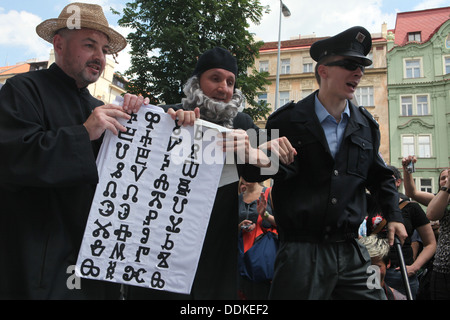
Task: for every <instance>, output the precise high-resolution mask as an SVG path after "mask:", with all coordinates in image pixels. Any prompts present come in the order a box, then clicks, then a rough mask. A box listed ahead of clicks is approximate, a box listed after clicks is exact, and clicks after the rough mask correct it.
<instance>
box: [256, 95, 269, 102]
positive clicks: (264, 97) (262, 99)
mask: <svg viewBox="0 0 450 320" xmlns="http://www.w3.org/2000/svg"><path fill="white" fill-rule="evenodd" d="M263 101H265V102H267V93H260V94H258V103H261V102H263Z"/></svg>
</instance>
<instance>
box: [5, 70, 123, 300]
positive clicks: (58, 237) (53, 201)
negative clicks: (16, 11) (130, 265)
mask: <svg viewBox="0 0 450 320" xmlns="http://www.w3.org/2000/svg"><path fill="white" fill-rule="evenodd" d="M102 104H103V103H102V102H101V101H99V100H97V99H95V98H94V97H92V96H91V94H90V93H89V91H88V89H86V88H84V89H81V90H80V89H78V88H77V86H76V84H75V81H74V80H73V79H72V78H70V77H69V76H67V75H66V74H65V73H64V72H63V71H62V70H61V69H60V68H59V67H58V66H57V65H56V64H53V65H52V66H50V68H49V69H46V70H41V71H32V72H29V73H25V74H21V75H18V76H15V77H13V78H11V79H8V81H7V82H6V84H5V85H4V86H3V87H2V89H1V90H0V155H1V157H0V202H1V204H2V205H1V208H0V299H105V298H119V289H120V287H119V286H118V285H116V284H111V283H107V282H102V281H95V280H85V279H82V280H81V289H73V290H70V289H69V288H68V285H67V283H72V285H74V287H78V285H77V284H76V281H71V279H72V280H73V267H74V265H75V263H76V260H77V256H78V251H79V248H80V245H81V240H82V238H83V233H84V228H85V226H86V221H87V218H88V215H89V209H90V206H91V202H92V198H93V196H94V192H95V187H96V184H97V182H98V175H97V166H96V163H95V159H96V155H97V152H98V150H99V147H100V143H101V139H100V140H98V141H92V142H91V141H90V139H89V134H88V132H87V131H86V129H85V127H84V126H83V123H84V122H85V121H86V119H87V118H88V117H89V115H90V114H91V112H92V110H93V109H94V108H95V107H97V106H99V105H102ZM71 276H72V278H70V277H71Z"/></svg>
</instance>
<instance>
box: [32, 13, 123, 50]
mask: <svg viewBox="0 0 450 320" xmlns="http://www.w3.org/2000/svg"><path fill="white" fill-rule="evenodd" d="M80 27H81V28H87V29H93V30H97V31H100V32H103V33H104V34H106V35H107V36H108V38H109V47H110V49H111V50H110V53H118V52H119V51H121V50H123V49H124V48H125V47H126V46H127V40H126V39H125V37H123V36H122V35H121V34H120V33H118V32H117V31H115V30H114V29H112V28H110V27H107V26H104V25H102V24H99V23H96V22H95V21H89V20H88V21H86V20H81V23H80ZM66 28H67V19H48V20H45V21H44V22H42V23H40V24H39V25H38V26H37V27H36V33H37V34H38V35H39V36H40V37H41V38H42V39H44V40H45V41H48V42H50V43H53V37H54V36H55V34H56V32H57V31H58V30H61V29H66Z"/></svg>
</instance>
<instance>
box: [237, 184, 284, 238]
mask: <svg viewBox="0 0 450 320" xmlns="http://www.w3.org/2000/svg"><path fill="white" fill-rule="evenodd" d="M241 185H242V186H243V190H244V191H243V192H241V193H240V194H239V230H240V229H243V228H244V229H245V230H246V231H252V230H253V229H254V228H255V224H256V221H257V220H258V216H262V217H263V218H264V222H263V227H264V228H270V227H272V226H276V223H275V217H274V216H273V213H272V205H271V201H270V196H268V199H267V200H266V199H265V192H266V190H269V192H270V188H267V187H265V186H264V184H263V183H262V182H247V181H245V179H244V178H242V177H241ZM263 195H264V197H262V196H263ZM266 211H267V213H266Z"/></svg>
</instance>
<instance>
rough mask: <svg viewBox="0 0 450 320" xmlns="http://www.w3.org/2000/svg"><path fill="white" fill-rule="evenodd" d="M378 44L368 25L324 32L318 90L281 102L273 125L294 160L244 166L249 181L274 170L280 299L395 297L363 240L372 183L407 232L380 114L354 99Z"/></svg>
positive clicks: (400, 231) (394, 226)
mask: <svg viewBox="0 0 450 320" xmlns="http://www.w3.org/2000/svg"><path fill="white" fill-rule="evenodd" d="M371 46H372V39H371V36H370V33H369V32H368V31H367V30H366V29H365V28H363V27H353V28H350V29H348V30H345V31H344V32H342V33H340V34H338V35H336V36H333V37H330V38H327V39H324V40H320V41H317V42H315V43H314V44H313V45H312V46H311V48H310V54H311V57H312V58H313V59H314V60H315V61H316V62H317V65H316V69H315V72H316V78H317V80H318V83H319V90H318V91H316V92H314V93H313V94H311V95H310V96H308V97H306V98H305V99H303V100H301V101H299V102H298V103H295V102H291V103H288V104H287V105H285V106H283V107H281V108H279V109H278V110H277V111H275V112H274V113H273V114H272V115H271V116H270V117H269V119H268V122H267V125H266V130H267V132H269V133H270V132H271V130H272V129H278V130H279V136H281V137H286V138H287V139H288V140H289V141H290V142H291V144H292V146H293V147H294V148H295V149H296V151H297V155H296V156H295V157H294V162H293V163H292V164H290V165H283V164H282V165H280V168H279V170H278V172H277V173H276V174H274V175H269V176H267V175H264V174H263V173H262V172H261V170H259V169H258V168H256V167H253V168H251V167H250V168H246V170H245V171H244V178H245V179H246V180H247V181H262V180H266V179H268V178H271V177H272V178H273V179H274V185H273V188H272V199H273V203H274V206H275V208H276V223H277V230H278V233H279V238H280V248H279V251H278V254H277V260H276V263H275V275H274V278H273V281H272V287H271V291H270V298H271V299H385V298H386V297H385V294H384V292H383V291H382V290H377V289H369V288H368V287H367V286H366V281H367V274H366V270H367V268H368V267H369V266H370V257H369V255H368V253H367V250H366V249H365V247H364V246H362V245H360V244H359V242H357V240H356V238H357V237H358V228H359V226H360V225H361V222H362V221H363V219H364V215H365V212H366V196H365V189H366V188H368V189H369V190H370V191H372V193H373V194H375V195H376V196H377V198H378V201H379V203H380V204H381V206H382V208H383V211H384V212H386V217H387V220H388V229H389V243H390V244H393V242H394V235H395V234H397V235H398V236H399V238H400V240H401V241H403V240H404V239H405V238H406V231H405V227H404V225H403V223H402V222H403V218H402V216H401V212H400V209H399V208H398V192H397V190H396V188H395V185H394V181H393V179H392V171H391V170H390V169H389V168H387V166H386V164H385V163H384V161H383V160H382V159H381V157H380V156H379V152H378V150H379V145H380V134H379V129H378V124H377V123H376V122H375V120H374V119H373V117H372V116H371V115H370V113H369V112H367V111H366V110H365V109H363V108H357V107H356V106H355V105H354V104H353V103H351V101H350V100H351V99H352V98H353V97H354V94H355V91H356V88H357V86H358V84H359V83H360V81H361V79H362V77H363V75H364V70H365V67H366V66H369V65H370V64H371V63H372V61H371V60H370V59H368V58H367V57H366V56H367V54H368V53H369V52H370V50H371ZM338 260H339V263H338ZM341 262H345V263H341Z"/></svg>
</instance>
